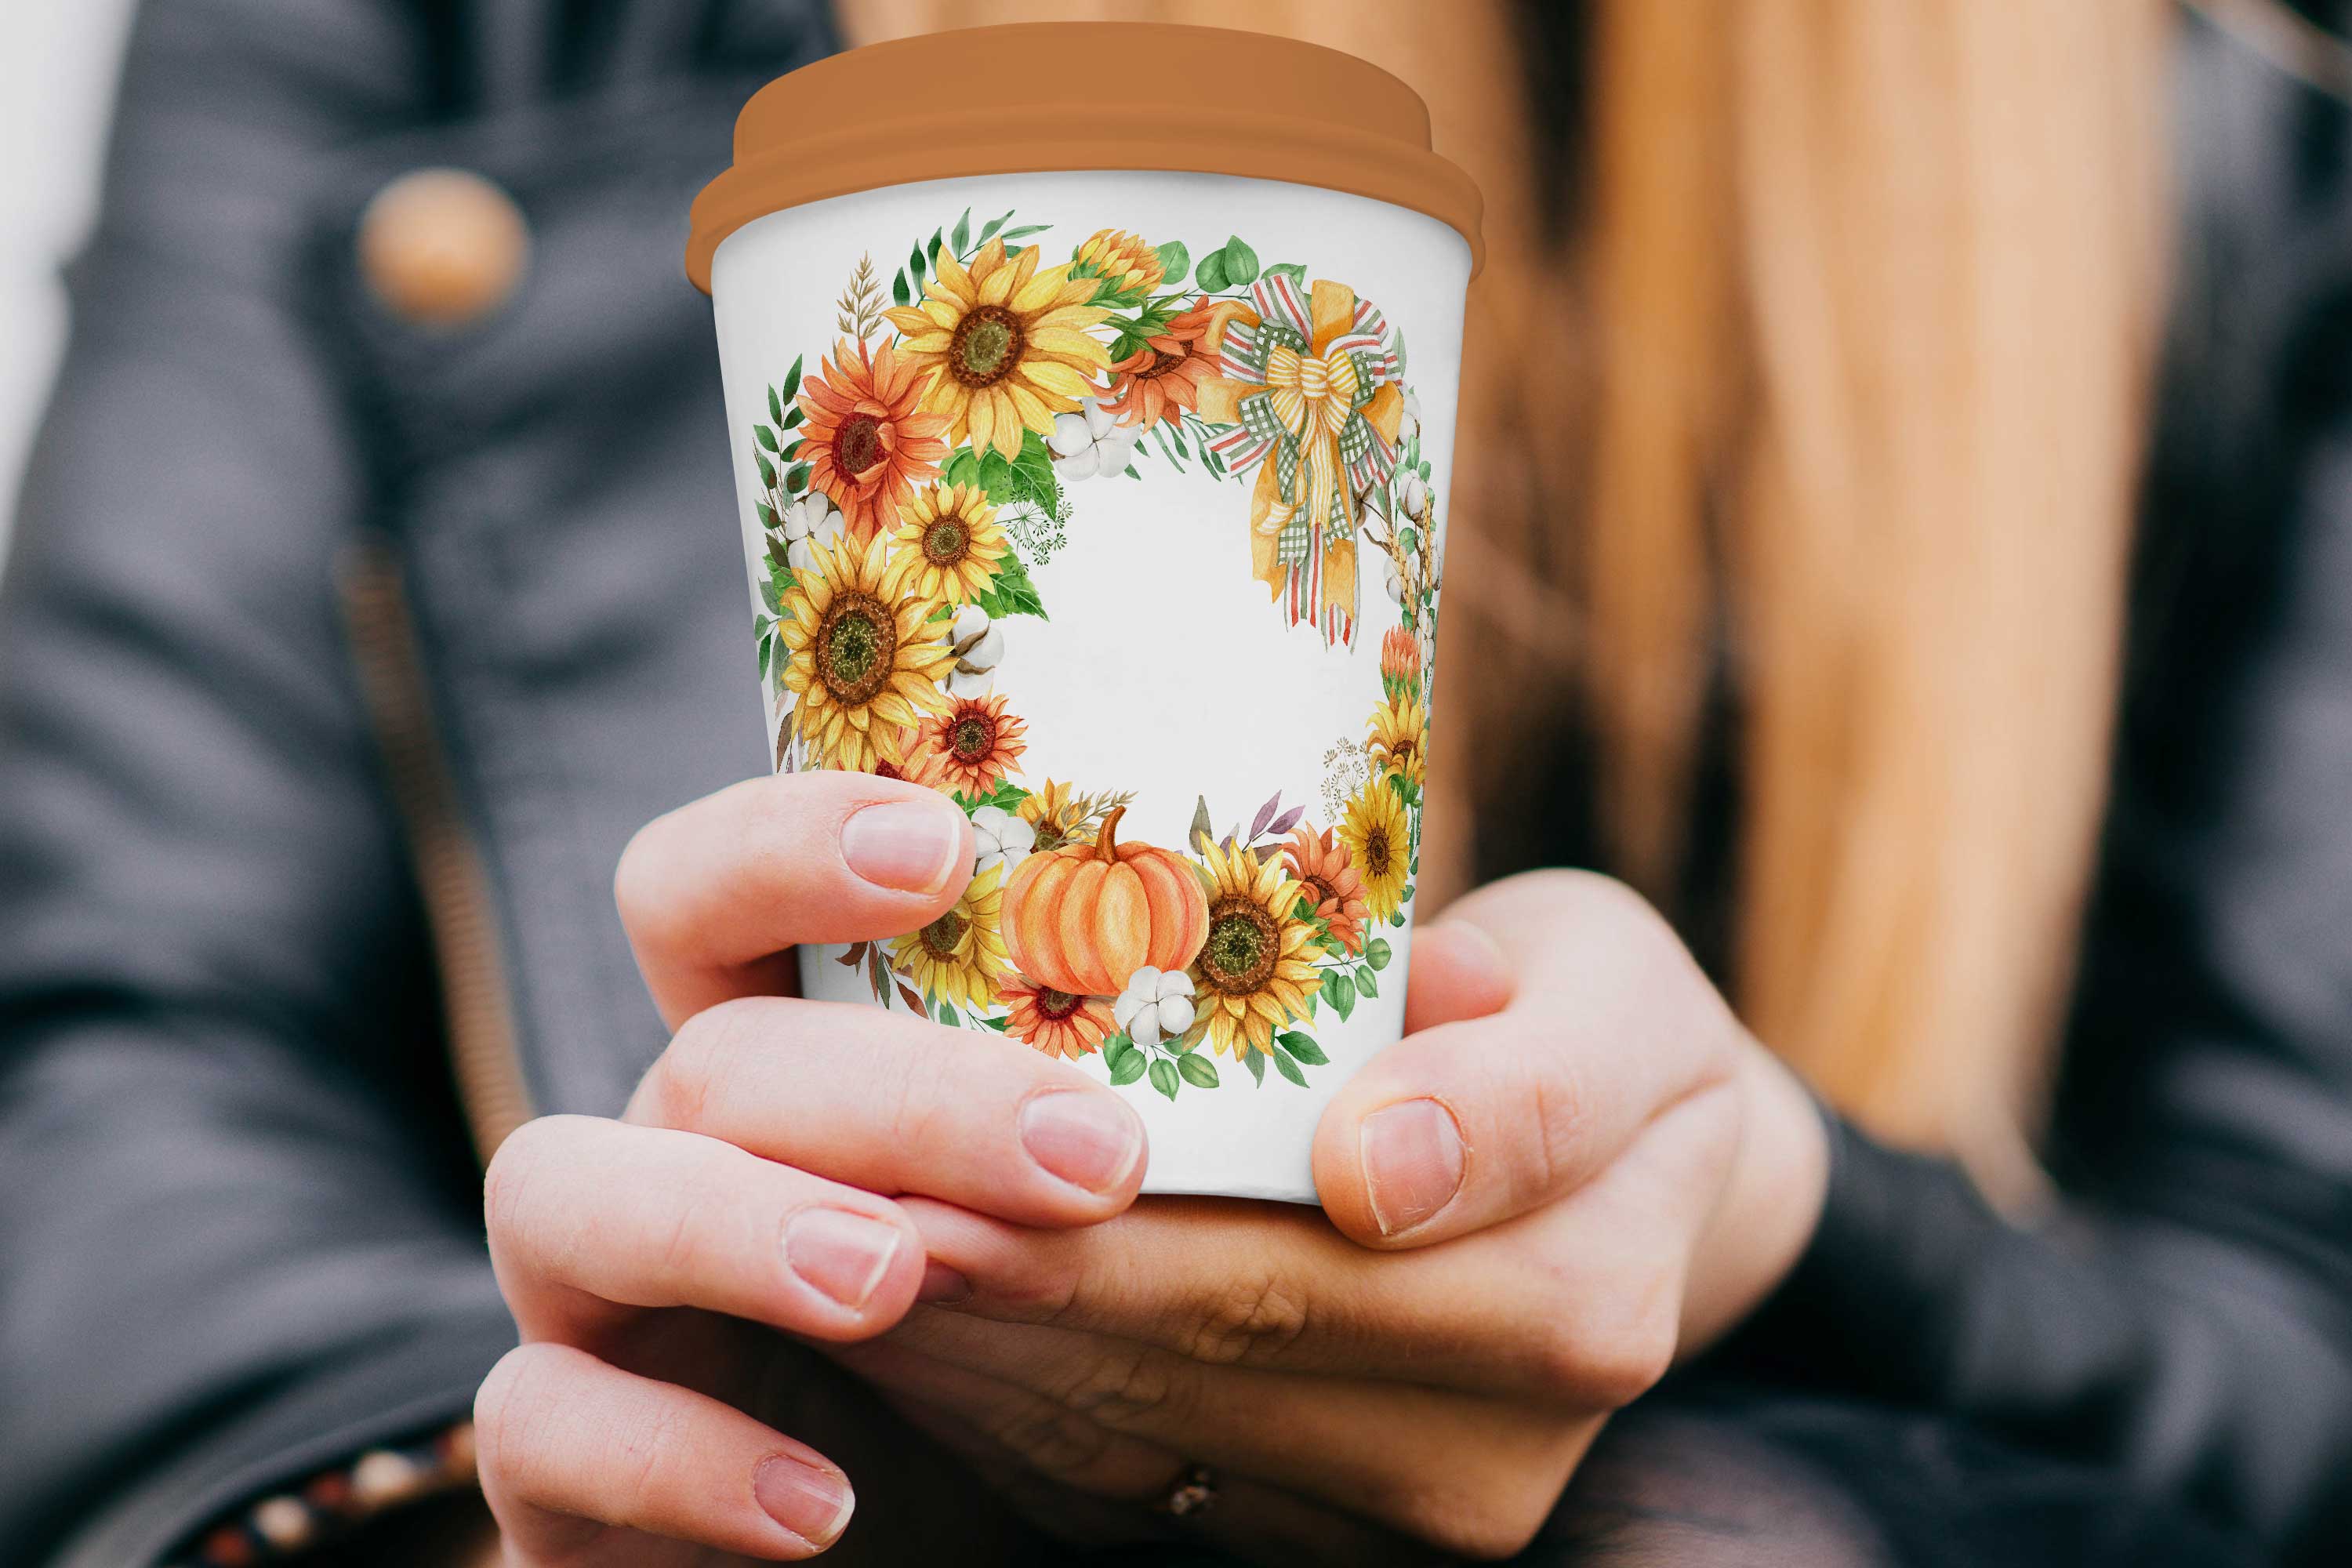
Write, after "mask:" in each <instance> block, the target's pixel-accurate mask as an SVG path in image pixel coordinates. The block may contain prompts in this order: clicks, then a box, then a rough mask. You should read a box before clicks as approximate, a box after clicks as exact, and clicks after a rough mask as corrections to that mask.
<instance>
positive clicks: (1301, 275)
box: [1259, 261, 1307, 289]
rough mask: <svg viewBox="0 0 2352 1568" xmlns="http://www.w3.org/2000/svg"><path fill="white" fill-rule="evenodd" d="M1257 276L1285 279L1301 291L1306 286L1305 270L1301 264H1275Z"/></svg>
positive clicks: (1293, 262) (1295, 262)
mask: <svg viewBox="0 0 2352 1568" xmlns="http://www.w3.org/2000/svg"><path fill="white" fill-rule="evenodd" d="M1259 276H1260V277H1263V278H1275V277H1282V278H1287V279H1290V280H1291V281H1292V282H1293V283H1296V284H1297V285H1298V286H1299V287H1300V288H1302V289H1304V288H1305V287H1306V286H1307V268H1306V265H1305V264H1304V263H1302V262H1297V261H1283V262H1277V263H1276V265H1274V266H1272V267H1269V268H1266V269H1265V271H1264V272H1262V273H1260V274H1259Z"/></svg>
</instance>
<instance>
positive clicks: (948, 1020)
mask: <svg viewBox="0 0 2352 1568" xmlns="http://www.w3.org/2000/svg"><path fill="white" fill-rule="evenodd" d="M962 1022H963V1020H962V1019H961V1018H959V1017H957V1016H956V1010H955V1009H954V1008H952V1007H950V1006H949V1005H947V1004H946V1003H944V1002H942V1003H940V1023H942V1024H945V1025H946V1026H948V1027H949V1028H950V1029H952V1028H955V1027H957V1026H959V1025H961V1023H962Z"/></svg>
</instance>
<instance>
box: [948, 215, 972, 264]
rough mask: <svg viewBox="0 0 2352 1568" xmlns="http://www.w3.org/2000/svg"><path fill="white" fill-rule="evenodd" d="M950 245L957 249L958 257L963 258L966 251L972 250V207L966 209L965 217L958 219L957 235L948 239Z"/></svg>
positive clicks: (956, 224)
mask: <svg viewBox="0 0 2352 1568" xmlns="http://www.w3.org/2000/svg"><path fill="white" fill-rule="evenodd" d="M948 243H949V244H950V245H951V246H953V247H955V253H956V254H957V255H958V256H961V255H962V254H963V253H964V252H965V251H966V250H968V249H970V248H971V208H970V207H966V208H964V209H963V216H961V217H960V218H958V219H956V222H955V233H953V234H952V235H950V236H949V237H948Z"/></svg>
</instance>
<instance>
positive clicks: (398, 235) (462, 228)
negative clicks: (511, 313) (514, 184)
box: [359, 169, 530, 328]
mask: <svg viewBox="0 0 2352 1568" xmlns="http://www.w3.org/2000/svg"><path fill="white" fill-rule="evenodd" d="M359 261H360V275H361V276H362V278H364V279H366V280H367V285H368V288H369V289H370V291H372V292H373V294H374V295H375V297H376V298H377V299H378V300H382V301H383V304H384V306H385V307H386V308H387V309H389V310H391V311H392V312H393V313H394V314H395V315H397V316H399V317H401V318H402V319H403V320H404V321H413V322H415V323H416V324H417V325H419V326H425V327H442V328H449V327H462V326H466V325H468V324H469V323H471V322H474V321H479V320H481V319H482V318H483V317H484V316H487V315H488V314H489V313H490V312H491V311H493V310H497V309H498V308H499V306H500V305H503V304H505V303H506V301H507V300H508V299H509V297H511V296H512V295H513V293H514V291H515V286H516V285H517V284H519V283H520V282H521V281H522V275H523V273H524V271H525V270H526V269H527V268H529V267H530V229H529V228H528V227H527V226H525V225H524V223H523V220H522V213H521V211H520V209H519V208H518V207H517V206H516V205H515V204H514V198H513V197H511V196H509V195H507V194H506V192H504V191H502V190H500V189H499V187H498V186H496V185H494V184H491V183H490V182H489V181H488V180H486V179H484V178H482V177H481V176H480V175H479V174H468V173H467V172H466V171H465V170H463V169H419V170H417V171H415V173H414V174H403V175H401V176H400V178H398V179H396V180H394V181H393V182H392V183H391V184H388V185H386V186H384V188H383V190H381V191H378V192H377V193H376V194H375V196H374V198H373V200H371V201H370V202H369V203H368V205H367V210H366V212H364V213H362V215H361V216H360V228H359Z"/></svg>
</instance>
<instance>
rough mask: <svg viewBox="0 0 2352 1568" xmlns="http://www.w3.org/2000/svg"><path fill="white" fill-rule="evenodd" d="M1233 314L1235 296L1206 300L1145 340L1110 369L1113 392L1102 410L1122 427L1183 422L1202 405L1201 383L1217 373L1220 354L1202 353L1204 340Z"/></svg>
mask: <svg viewBox="0 0 2352 1568" xmlns="http://www.w3.org/2000/svg"><path fill="white" fill-rule="evenodd" d="M1233 313H1234V305H1233V302H1232V301H1230V300H1222V301H1219V302H1217V303H1214V304H1212V303H1210V302H1208V301H1206V300H1203V301H1202V303H1200V304H1198V305H1195V306H1194V307H1193V308H1192V309H1191V310H1187V311H1185V312H1184V313H1183V314H1182V315H1181V316H1178V317H1177V318H1176V319H1175V320H1173V321H1170V322H1169V323H1168V326H1167V329H1166V330H1165V331H1161V332H1159V333H1157V334H1156V335H1154V336H1152V337H1149V338H1146V339H1145V340H1144V346H1143V347H1141V348H1139V349H1138V350H1136V351H1135V352H1134V353H1131V354H1129V355H1128V356H1127V357H1126V358H1125V359H1123V360H1120V361H1118V363H1116V364H1113V365H1112V366H1111V367H1110V372H1111V395H1110V397H1109V398H1108V400H1107V401H1105V403H1104V404H1103V411H1104V412H1105V413H1107V414H1109V415H1110V416H1112V417H1113V418H1115V419H1117V420H1118V422H1119V423H1120V424H1122V425H1142V426H1149V425H1150V424H1152V423H1153V422H1154V421H1155V420H1164V421H1166V422H1167V423H1168V424H1171V425H1174V424H1178V423H1180V422H1181V420H1182V418H1183V416H1184V414H1185V412H1186V411H1187V410H1189V409H1193V408H1197V407H1199V406H1200V405H1201V384H1202V382H1204V381H1207V380H1209V379H1210V378H1212V377H1213V376H1214V375H1215V374H1217V356H1216V355H1214V354H1213V353H1205V352H1203V350H1202V341H1203V340H1205V339H1206V338H1207V337H1208V335H1209V331H1210V329H1211V328H1212V327H1213V326H1215V325H1216V324H1217V323H1218V321H1220V320H1221V319H1222V318H1223V317H1225V316H1230V315H1232V314H1233Z"/></svg>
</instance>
